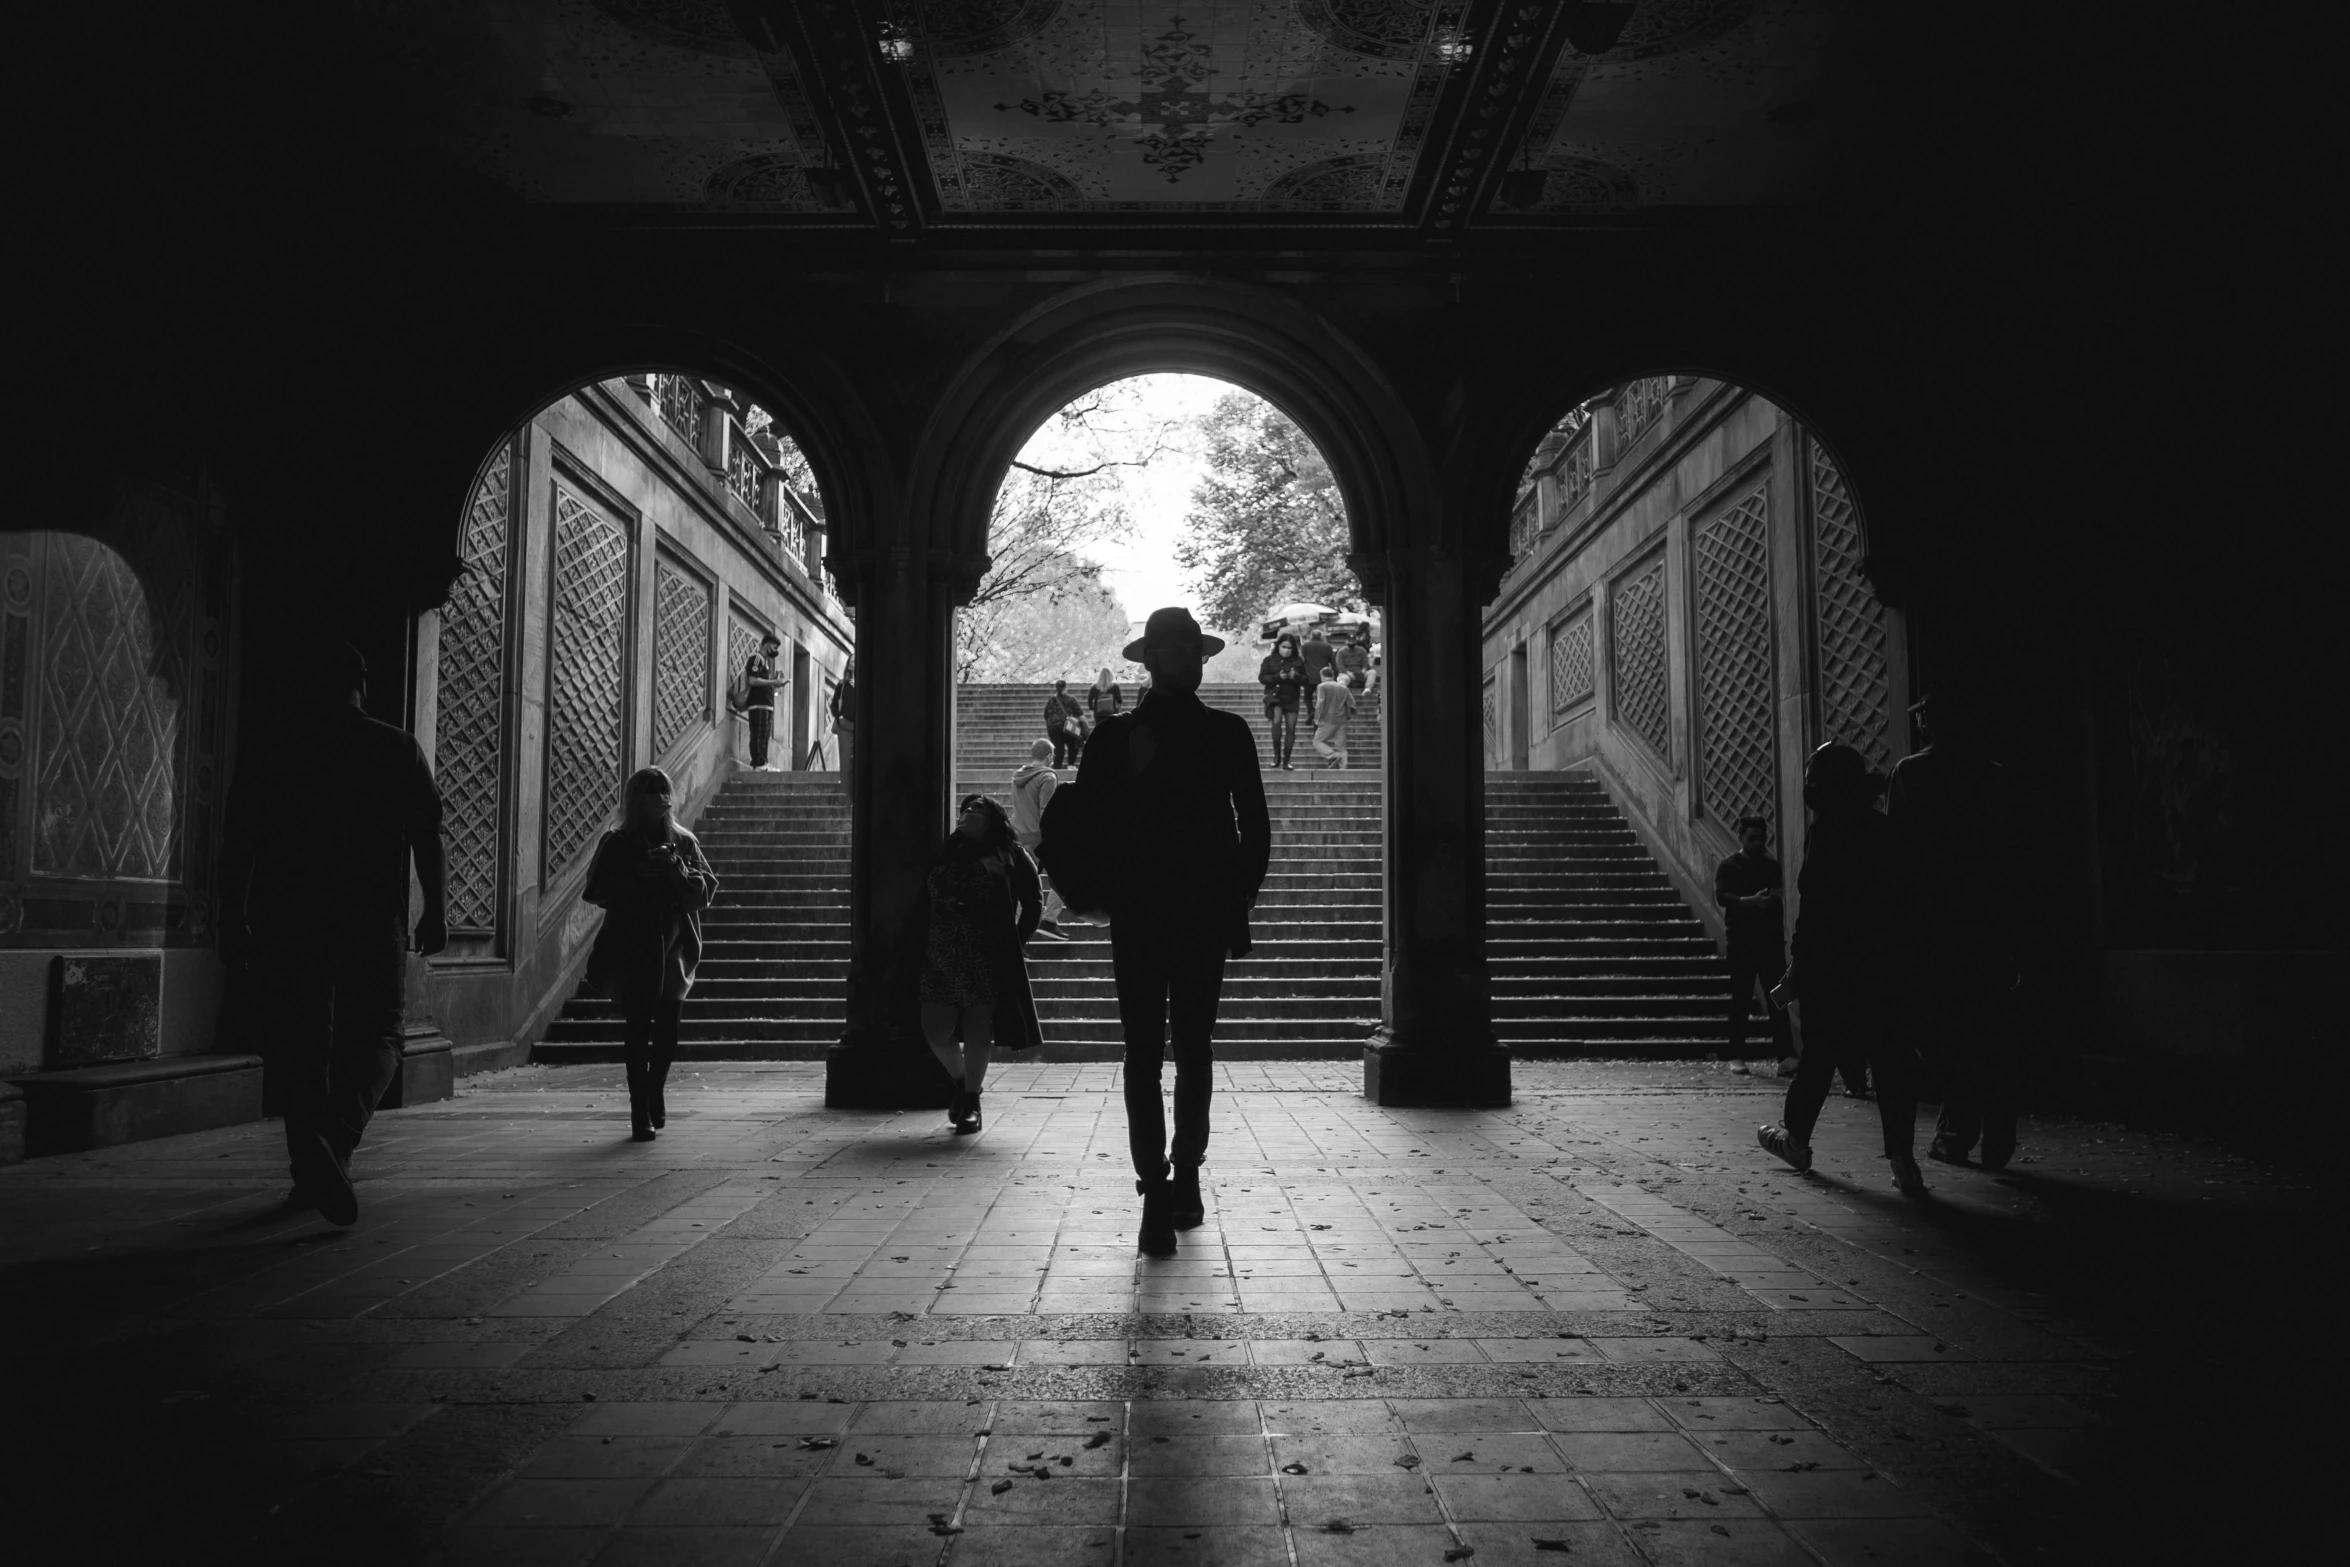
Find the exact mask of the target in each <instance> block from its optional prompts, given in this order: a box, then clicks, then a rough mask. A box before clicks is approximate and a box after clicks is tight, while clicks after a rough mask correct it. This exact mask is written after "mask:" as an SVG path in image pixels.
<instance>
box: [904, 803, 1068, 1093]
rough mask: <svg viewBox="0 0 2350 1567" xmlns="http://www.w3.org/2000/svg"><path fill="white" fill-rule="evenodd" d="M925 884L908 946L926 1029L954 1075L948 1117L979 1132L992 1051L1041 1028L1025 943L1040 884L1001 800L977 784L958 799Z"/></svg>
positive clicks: (1035, 1038) (1040, 901)
mask: <svg viewBox="0 0 2350 1567" xmlns="http://www.w3.org/2000/svg"><path fill="white" fill-rule="evenodd" d="M922 893H923V896H922V905H921V908H920V911H919V913H918V914H917V920H918V922H919V925H920V927H921V928H920V930H919V932H918V935H919V937H920V940H919V942H918V943H917V944H916V945H915V946H914V949H913V950H915V951H918V952H920V953H921V954H922V973H921V977H920V979H919V981H918V984H917V990H918V994H919V995H920V997H921V1002H922V1037H923V1038H924V1039H926V1040H928V1041H929V1043H930V1052H931V1054H932V1055H934V1056H936V1057H937V1058H938V1064H939V1066H940V1067H942V1068H943V1069H944V1070H945V1072H946V1074H947V1076H948V1077H950V1078H952V1079H953V1080H954V1095H953V1098H952V1100H951V1101H950V1103H949V1105H948V1108H947V1120H948V1121H949V1122H950V1123H952V1124H953V1126H954V1128H955V1130H956V1132H958V1133H967V1132H976V1131H978V1130H979V1128H980V1114H979V1092H980V1089H981V1087H982V1086H983V1085H984V1084H985V1083H986V1081H987V1066H988V1061H989V1060H990V1058H991V1057H992V1056H993V1054H994V1052H995V1051H996V1050H997V1049H999V1048H1000V1049H1004V1050H1025V1049H1028V1048H1029V1047H1030V1046H1032V1045H1035V1044H1038V1043H1040V1042H1041V1040H1042V1037H1043V1036H1042V1033H1041V1031H1040V1030H1039V1028H1038V1025H1037V1021H1036V999H1035V997H1034V996H1033V995H1032V994H1031V993H1030V991H1029V988H1028V962H1027V959H1026V958H1025V957H1023V956H1022V954H1021V949H1022V947H1024V946H1025V945H1026V944H1027V942H1028V938H1029V937H1031V936H1033V935H1035V934H1036V927H1037V923H1038V922H1039V921H1040V920H1042V919H1043V918H1044V889H1043V886H1042V884H1041V883H1040V882H1039V881H1038V879H1037V874H1036V862H1035V861H1033V860H1031V859H1030V858H1029V857H1028V851H1027V850H1025V849H1023V848H1021V847H1020V845H1019V843H1018V841H1017V840H1016V839H1015V838H1014V837H1013V835H1012V823H1011V821H1010V820H1009V819H1008V818H1007V817H1006V816H1005V815H1004V808H1003V807H1002V806H1000V805H998V804H996V803H995V801H993V800H991V799H989V798H988V797H987V796H986V795H984V794H974V795H966V796H965V797H964V799H963V801H962V803H961V804H960V805H959V806H957V807H956V810H955V830H954V831H953V832H951V833H949V834H947V840H946V842H945V843H943V844H941V845H940V846H939V850H938V854H937V856H936V857H935V858H934V859H933V860H932V861H931V864H930V874H929V875H928V876H927V877H925V878H924V880H923V884H922Z"/></svg>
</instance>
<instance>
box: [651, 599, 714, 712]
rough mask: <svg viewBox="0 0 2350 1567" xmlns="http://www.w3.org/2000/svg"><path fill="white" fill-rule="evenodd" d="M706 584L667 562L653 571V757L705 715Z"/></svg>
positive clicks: (707, 653) (707, 666)
mask: <svg viewBox="0 0 2350 1567" xmlns="http://www.w3.org/2000/svg"><path fill="white" fill-rule="evenodd" d="M714 607H715V606H714V604H713V602H712V600H711V595H710V588H709V585H708V584H707V583H705V582H703V581H702V580H701V579H700V578H699V577H696V576H693V575H692V574H691V573H689V572H686V571H683V570H681V569H679V568H678V567H676V566H673V565H671V564H670V563H669V562H667V561H665V560H664V561H658V562H656V563H655V564H654V567H653V754H654V755H655V756H666V755H668V754H669V750H670V747H672V746H674V745H676V744H677V742H678V741H680V740H683V739H684V738H685V737H686V736H687V735H689V734H692V733H693V732H694V731H695V730H696V729H697V728H699V727H700V726H701V725H702V723H703V721H704V720H706V719H708V718H709V716H710V615H711V611H712V609H713V608H714Z"/></svg>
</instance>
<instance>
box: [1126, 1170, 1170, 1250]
mask: <svg viewBox="0 0 2350 1567" xmlns="http://www.w3.org/2000/svg"><path fill="white" fill-rule="evenodd" d="M1134 1189H1135V1190H1136V1191H1138V1192H1140V1193H1142V1233H1141V1234H1140V1235H1138V1236H1136V1237H1135V1242H1134V1249H1135V1250H1136V1251H1138V1252H1140V1253H1142V1255H1144V1256H1145V1257H1172V1256H1174V1255H1175V1211H1174V1208H1175V1192H1174V1187H1173V1185H1172V1183H1170V1182H1169V1181H1168V1179H1167V1178H1166V1176H1164V1175H1161V1176H1159V1177H1157V1178H1156V1179H1152V1180H1139V1181H1136V1182H1135V1183H1134Z"/></svg>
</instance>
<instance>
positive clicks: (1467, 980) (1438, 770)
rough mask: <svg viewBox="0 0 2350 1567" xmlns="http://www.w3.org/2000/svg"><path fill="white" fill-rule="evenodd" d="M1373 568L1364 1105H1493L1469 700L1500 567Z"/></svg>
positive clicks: (1406, 562)
mask: <svg viewBox="0 0 2350 1567" xmlns="http://www.w3.org/2000/svg"><path fill="white" fill-rule="evenodd" d="M1385 565H1386V568H1387V569H1386V572H1385V578H1386V580H1385V583H1384V589H1385V591H1384V595H1383V597H1384V614H1383V621H1384V628H1385V630H1386V633H1387V649H1388V658H1387V661H1386V670H1385V674H1384V676H1383V678H1382V681H1381V686H1380V693H1381V694H1380V719H1381V722H1382V723H1383V724H1384V726H1385V736H1384V739H1385V742H1386V744H1385V758H1384V762H1385V766H1386V770H1387V778H1386V786H1387V855H1386V861H1387V915H1386V918H1387V957H1388V966H1387V974H1386V980H1385V983H1384V985H1383V986H1382V990H1381V995H1380V1013H1381V1016H1380V1024H1379V1028H1378V1030H1377V1032H1376V1033H1375V1034H1374V1035H1373V1037H1372V1040H1371V1043H1370V1044H1369V1045H1368V1046H1367V1047H1366V1048H1365V1050H1364V1053H1363V1093H1364V1096H1365V1097H1366V1098H1369V1099H1371V1100H1372V1101H1374V1102H1375V1103H1378V1104H1383V1105H1457V1106H1464V1107H1468V1106H1483V1107H1491V1106H1499V1105H1506V1104H1508V1103H1509V1100H1510V1057H1509V1052H1508V1051H1507V1050H1506V1049H1504V1048H1503V1047H1502V1045H1501V1044H1500V1042H1499V1041H1498V1040H1497V1039H1496V1037H1495V1035H1494V1031H1493V999H1492V986H1491V984H1490V982H1489V979H1488V974H1487V969H1486V961H1485V766H1484V748H1483V743H1484V735H1483V729H1482V725H1483V714H1482V712H1481V711H1480V709H1479V707H1478V704H1477V702H1476V700H1475V697H1474V692H1475V691H1476V689H1477V672H1478V665H1479V661H1480V657H1479V655H1480V652H1481V649H1482V645H1483V619H1482V616H1481V615H1480V613H1479V610H1480V606H1481V605H1482V603H1483V602H1484V600H1485V599H1487V598H1490V597H1491V596H1492V594H1493V591H1494V589H1495V588H1496V587H1497V586H1498V583H1499V579H1500V562H1499V561H1498V560H1487V559H1485V558H1484V557H1483V556H1479V557H1477V558H1476V559H1475V560H1474V561H1473V562H1472V561H1471V560H1470V559H1465V558H1464V557H1463V556H1462V554H1461V553H1460V552H1458V551H1457V550H1446V549H1418V550H1411V551H1392V552H1390V553H1389V555H1388V556H1387V558H1386V562H1385ZM1487 579H1491V580H1487Z"/></svg>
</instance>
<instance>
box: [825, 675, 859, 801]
mask: <svg viewBox="0 0 2350 1567" xmlns="http://www.w3.org/2000/svg"><path fill="white" fill-rule="evenodd" d="M830 707H831V712H832V733H833V737H834V739H835V740H836V741H837V742H838V744H839V746H840V786H841V787H842V788H843V789H846V790H848V791H850V794H851V797H852V798H853V797H854V795H855V790H856V784H855V783H854V782H853V781H852V779H851V777H850V774H849V753H850V752H851V750H853V749H854V747H853V745H852V744H851V742H853V741H854V740H855V739H856V737H857V661H856V660H855V659H850V660H849V662H848V667H847V668H845V669H843V670H842V671H841V673H840V680H839V681H838V682H837V683H836V684H835V685H834V686H833V688H832V701H831V703H830Z"/></svg>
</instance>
